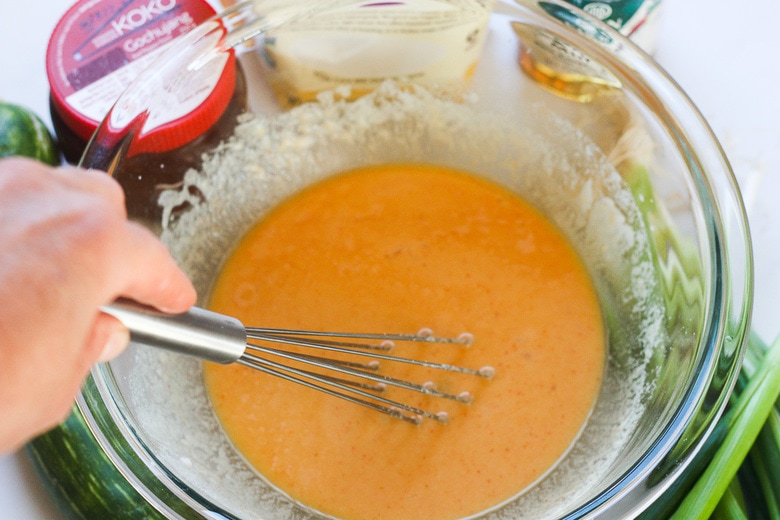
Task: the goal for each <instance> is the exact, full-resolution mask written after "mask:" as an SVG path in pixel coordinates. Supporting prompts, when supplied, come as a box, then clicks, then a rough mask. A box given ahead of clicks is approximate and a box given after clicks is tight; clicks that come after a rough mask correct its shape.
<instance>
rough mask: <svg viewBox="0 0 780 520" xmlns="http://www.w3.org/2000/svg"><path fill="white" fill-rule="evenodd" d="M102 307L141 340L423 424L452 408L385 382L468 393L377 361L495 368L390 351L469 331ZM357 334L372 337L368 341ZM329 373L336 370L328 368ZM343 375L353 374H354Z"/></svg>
mask: <svg viewBox="0 0 780 520" xmlns="http://www.w3.org/2000/svg"><path fill="white" fill-rule="evenodd" d="M101 310H102V311H103V312H105V313H107V314H110V315H112V316H114V317H115V318H117V319H118V320H119V321H121V322H122V323H123V324H124V325H125V326H126V327H127V328H128V329H129V330H130V336H131V339H132V341H133V342H135V343H137V344H141V345H146V346H151V347H157V348H163V349H166V350H171V351H174V352H179V353H183V354H189V355H192V356H196V357H198V358H201V359H205V360H207V361H214V362H217V363H222V364H230V363H239V364H241V365H245V366H247V367H250V368H253V369H255V370H258V371H260V372H264V373H266V374H270V375H273V376H277V377H281V378H283V379H285V380H287V381H291V382H294V383H298V384H301V385H304V386H307V387H309V388H313V389H315V390H318V391H321V392H325V393H327V394H329V395H332V396H334V397H339V398H341V399H346V400H347V401H350V402H352V403H356V404H360V405H363V406H367V407H369V408H372V409H374V410H376V411H379V412H382V413H384V414H387V415H390V416H392V417H396V418H398V419H402V420H405V421H408V422H412V423H415V424H419V423H420V422H421V421H422V420H423V418H429V419H433V420H436V421H440V422H446V421H447V414H446V413H443V412H438V413H434V412H430V411H427V410H422V409H420V408H417V407H414V406H410V405H408V404H405V403H402V402H399V401H395V400H391V399H387V398H385V397H383V396H382V395H381V393H382V391H383V390H384V389H385V388H386V387H387V386H396V387H400V388H404V389H407V390H412V391H415V392H419V393H422V394H427V395H431V396H435V397H441V398H444V399H450V400H454V401H459V402H462V403H468V402H470V401H471V395H470V394H469V393H468V392H462V393H459V394H452V393H447V392H442V391H440V390H438V389H436V387H435V386H434V385H432V384H430V383H423V384H418V383H413V382H409V381H404V380H400V379H396V378H393V377H389V376H386V375H382V374H380V373H378V368H379V364H380V362H382V361H387V362H397V363H409V364H413V365H419V366H423V367H427V368H433V369H438V370H445V371H449V372H458V373H462V374H468V375H474V376H480V377H492V376H493V369H492V368H491V367H482V368H480V369H471V368H464V367H459V366H455V365H449V364H444V363H433V362H429V361H422V360H416V359H409V358H403V357H397V356H392V355H389V354H387V353H386V352H387V351H388V350H390V349H391V348H392V347H393V344H394V342H397V341H414V342H427V343H451V344H460V345H468V344H469V343H471V339H472V338H471V336H470V335H469V334H463V335H461V336H459V337H457V338H440V337H435V336H432V335H428V334H422V333H418V334H370V333H368V334H364V333H336V332H320V331H303V330H289V329H268V328H257V327H245V326H244V324H243V323H241V322H240V321H239V320H237V319H236V318H233V317H230V316H225V315H223V314H218V313H215V312H212V311H208V310H206V309H202V308H199V307H193V308H192V309H190V310H189V311H188V312H186V313H183V314H175V315H171V314H164V313H161V312H159V311H156V310H154V309H152V308H149V307H146V306H143V305H140V304H138V303H136V302H132V301H128V300H119V301H116V302H114V303H113V304H110V305H106V306H104V307H102V308H101ZM357 340H369V341H370V343H364V342H359V341H357ZM261 342H263V343H274V344H280V345H296V346H300V347H307V348H310V349H313V351H320V352H328V353H332V354H350V355H354V356H359V357H362V358H366V359H367V360H366V361H365V362H363V361H350V360H343V359H335V358H330V357H324V356H319V355H314V354H302V353H297V352H291V351H287V350H282V349H279V348H274V347H269V346H265V345H264V344H263V343H261ZM274 359H277V361H275V360H274ZM278 360H282V361H281V362H280V361H278ZM285 362H293V363H297V364H303V365H306V366H309V367H312V368H313V367H317V368H319V369H325V370H327V371H330V372H328V373H320V372H315V371H312V370H307V369H304V368H296V367H294V366H291V365H290V364H289V363H288V364H285ZM331 373H332V374H335V375H330V374H331ZM339 376H351V377H352V379H347V378H344V377H339Z"/></svg>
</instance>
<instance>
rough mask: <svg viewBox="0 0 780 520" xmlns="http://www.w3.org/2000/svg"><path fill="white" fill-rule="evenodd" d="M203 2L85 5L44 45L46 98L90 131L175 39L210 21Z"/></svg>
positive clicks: (133, 0)
mask: <svg viewBox="0 0 780 520" xmlns="http://www.w3.org/2000/svg"><path fill="white" fill-rule="evenodd" d="M214 14H215V11H214V9H213V8H212V7H211V6H210V5H209V4H208V3H207V2H205V1H204V0H85V1H81V2H78V3H76V4H75V5H74V6H73V7H72V8H71V9H70V10H69V11H68V12H67V13H66V14H65V15H64V16H63V17H62V19H61V20H60V22H59V23H58V24H57V27H56V28H55V29H54V32H53V34H52V37H51V40H50V42H49V51H48V54H47V72H48V74H49V82H50V83H51V88H52V93H53V95H54V96H55V98H56V99H57V101H58V102H59V103H60V105H63V106H64V108H65V109H66V110H68V111H70V112H72V114H70V115H71V116H73V117H77V118H81V119H83V118H87V119H88V120H91V121H92V122H93V123H94V125H95V126H96V125H97V123H98V122H99V121H100V120H102V119H103V117H104V116H105V115H106V113H108V111H109V109H110V108H111V106H112V105H113V103H114V102H115V100H116V99H117V97H118V96H119V94H121V93H122V91H124V89H125V88H126V87H127V86H128V85H129V83H130V82H131V81H132V80H133V79H134V78H135V77H136V76H138V74H139V73H140V72H141V71H142V70H143V69H145V68H146V67H148V66H149V65H150V64H151V63H152V61H154V59H155V58H156V57H157V56H158V55H159V54H160V53H161V52H162V51H163V50H164V49H165V47H166V46H167V45H168V44H169V43H170V42H172V41H173V40H174V39H176V38H177V37H179V36H181V35H183V34H185V33H187V32H189V31H190V30H192V29H193V28H194V27H196V26H197V25H198V24H200V23H201V22H203V21H205V20H206V19H208V18H210V17H212V16H213V15H214Z"/></svg>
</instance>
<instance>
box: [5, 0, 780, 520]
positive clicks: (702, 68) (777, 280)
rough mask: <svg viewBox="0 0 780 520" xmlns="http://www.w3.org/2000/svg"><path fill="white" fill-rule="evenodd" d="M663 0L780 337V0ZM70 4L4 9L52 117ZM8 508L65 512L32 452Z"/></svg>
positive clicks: (10, 83)
mask: <svg viewBox="0 0 780 520" xmlns="http://www.w3.org/2000/svg"><path fill="white" fill-rule="evenodd" d="M663 1H664V3H663V4H662V6H661V9H662V11H661V20H660V28H659V41H658V47H657V51H656V53H655V57H656V59H657V61H658V62H659V63H660V64H661V65H662V66H663V67H664V68H665V69H666V70H667V71H668V72H669V73H670V74H671V76H672V77H673V78H675V79H676V80H677V82H678V83H679V84H680V85H681V86H682V88H683V89H684V90H685V91H686V92H687V93H688V94H689V96H690V97H691V98H692V99H693V101H694V102H695V103H696V104H697V106H698V107H699V109H700V110H701V112H702V113H703V115H704V117H705V118H706V119H707V120H708V121H709V122H710V125H711V126H712V127H713V130H714V131H715V134H716V135H717V136H718V138H719V139H720V141H721V144H722V145H723V148H724V149H725V151H726V154H727V155H728V157H729V159H730V161H731V164H732V167H733V169H734V172H735V174H736V177H737V179H738V181H739V184H740V186H741V188H742V193H743V198H744V200H745V205H746V207H747V211H748V217H749V221H750V225H751V231H752V235H753V242H754V255H755V279H756V289H755V301H754V313H753V327H754V329H755V330H756V331H757V332H758V333H759V334H760V335H761V336H762V337H763V338H764V340H765V341H771V340H773V339H774V338H775V337H776V336H777V335H778V334H780V305H778V302H780V269H778V267H780V225H779V224H780V95H778V94H777V89H778V85H780V67H778V66H777V50H778V49H780V30H778V28H777V20H780V2H777V1H776V0H754V1H753V2H750V3H742V4H740V3H733V2H726V1H725V0H663ZM70 4H71V0H42V1H39V2H4V5H3V13H2V15H0V98H2V99H4V100H6V101H9V102H13V103H17V104H21V105H25V106H27V107H29V108H31V109H33V110H35V111H36V112H37V113H38V114H39V115H41V117H42V118H43V119H44V120H45V121H47V122H48V121H49V119H48V117H49V116H48V102H47V99H48V84H47V81H46V75H45V64H44V58H45V53H46V45H47V42H48V37H49V34H50V33H51V31H52V29H53V28H54V24H55V23H56V20H57V19H58V18H59V17H60V16H61V15H62V14H63V13H64V12H65V10H66V9H67V8H68V6H69V5H70ZM0 420H2V418H0ZM0 518H9V519H31V520H33V519H58V518H62V514H61V513H59V512H58V511H57V510H56V508H55V507H54V506H53V504H52V502H51V501H50V500H49V498H48V497H47V496H46V494H45V492H44V490H43V488H42V486H41V484H40V483H39V482H38V480H37V477H36V476H35V473H34V471H33V469H32V466H31V465H30V463H29V462H28V461H27V459H26V457H25V456H24V454H22V453H16V454H11V455H6V456H3V457H0Z"/></svg>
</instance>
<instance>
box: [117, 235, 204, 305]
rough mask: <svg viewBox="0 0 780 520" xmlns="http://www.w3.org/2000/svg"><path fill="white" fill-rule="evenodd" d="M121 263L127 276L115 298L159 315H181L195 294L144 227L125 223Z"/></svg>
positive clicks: (166, 252)
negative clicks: (141, 305)
mask: <svg viewBox="0 0 780 520" xmlns="http://www.w3.org/2000/svg"><path fill="white" fill-rule="evenodd" d="M125 228H126V244H125V247H126V255H125V256H124V259H125V264H126V265H127V269H129V271H127V272H128V274H129V277H128V278H127V279H126V280H125V285H124V286H123V287H121V288H120V289H119V294H118V295H117V297H120V296H121V297H124V298H129V299H131V300H135V301H137V302H139V303H143V304H146V305H150V306H152V307H156V308H157V309H159V310H161V311H163V312H170V313H178V312H184V311H186V310H187V309H189V308H190V307H191V306H192V305H194V304H195V300H196V299H197V293H196V291H195V288H194V287H193V285H192V283H191V282H190V280H189V278H187V275H186V274H184V272H183V271H182V270H181V269H180V268H179V267H178V266H177V265H176V263H175V262H174V260H173V259H172V258H171V256H170V253H169V252H168V250H167V249H166V247H165V246H164V245H163V244H162V242H160V241H159V240H158V239H157V237H155V236H154V235H153V234H152V233H151V232H150V231H148V230H147V229H146V228H143V227H141V226H140V225H138V224H135V223H133V222H127V223H126V226H125Z"/></svg>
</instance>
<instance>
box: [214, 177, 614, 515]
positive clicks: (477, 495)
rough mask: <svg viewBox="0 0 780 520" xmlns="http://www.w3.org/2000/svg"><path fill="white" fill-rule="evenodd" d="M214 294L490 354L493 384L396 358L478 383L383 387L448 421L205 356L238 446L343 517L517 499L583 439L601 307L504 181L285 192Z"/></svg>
mask: <svg viewBox="0 0 780 520" xmlns="http://www.w3.org/2000/svg"><path fill="white" fill-rule="evenodd" d="M211 308H212V309H214V310H217V311H219V312H223V313H226V314H230V315H233V316H236V317H238V318H239V319H241V320H242V321H243V322H244V323H246V324H251V325H257V326H271V327H277V328H308V329H323V330H343V331H373V332H416V331H418V330H419V329H421V328H423V327H427V328H430V329H432V330H433V331H434V333H435V334H436V335H440V336H457V335H458V334H460V333H462V332H469V333H471V334H473V336H474V338H475V340H474V343H473V344H472V345H471V347H462V346H452V345H448V346H435V347H432V346H430V345H424V346H414V347H409V348H407V347H404V348H407V349H406V350H404V348H402V347H401V346H400V345H399V346H398V347H396V349H395V352H394V353H395V354H397V355H402V356H407V357H420V358H426V359H431V360H436V361H442V362H448V363H454V364H459V365H463V366H469V367H473V368H480V367H483V366H486V365H489V366H492V367H494V368H495V372H496V375H495V377H493V378H492V379H489V380H486V379H483V378H479V377H474V376H465V375H457V374H455V375H452V374H448V375H440V374H439V375H431V374H429V373H422V374H421V373H420V372H419V371H420V369H415V370H411V369H406V368H405V369H402V370H399V371H397V372H394V374H395V375H397V376H399V377H403V378H411V379H415V380H417V381H419V382H424V381H427V380H435V381H437V384H438V386H439V387H440V388H442V389H444V390H451V391H455V392H459V391H461V390H467V391H470V392H471V393H472V394H473V396H474V401H473V402H472V403H471V404H461V403H454V402H449V401H447V402H442V401H440V400H437V399H435V398H431V397H417V396H413V395H408V394H405V393H403V391H393V390H389V391H388V392H387V395H388V397H393V398H397V399H400V400H404V401H408V402H411V403H414V404H419V405H423V406H424V407H427V408H429V409H433V410H434V411H438V410H446V411H447V412H448V413H449V416H450V421H449V422H448V423H446V424H441V423H437V422H435V421H426V422H424V423H423V424H422V425H421V426H414V425H411V424H408V423H405V422H402V421H399V420H397V419H393V418H391V417H387V416H384V415H381V414H379V413H377V412H375V411H372V410H369V409H367V408H364V407H361V406H358V405H355V404H351V403H347V402H344V401H342V400H340V399H336V398H334V397H329V396H326V395H324V394H321V393H319V392H316V391H314V390H311V389H308V388H304V387H300V386H299V385H295V384H293V383H290V382H287V381H283V380H281V379H278V378H274V377H272V376H267V375H264V374H260V373H258V372H255V371H252V370H250V369H247V368H243V367H237V366H223V365H207V366H206V368H205V377H206V383H207V387H208V389H209V393H210V395H211V398H212V401H213V405H214V408H215V410H216V413H217V415H218V416H219V419H220V421H221V422H222V424H223V426H224V428H225V430H226V432H227V434H228V436H229V437H230V438H231V440H232V441H233V443H234V444H235V446H236V447H237V448H238V449H239V450H240V451H241V452H242V453H243V454H244V456H245V457H246V458H247V460H248V461H250V462H251V463H252V464H253V465H254V466H255V467H256V468H257V470H258V471H259V472H260V473H261V474H262V475H264V476H265V477H266V478H267V479H268V480H269V481H270V482H271V483H273V484H274V485H275V486H276V487H278V488H279V489H281V490H282V491H284V492H285V493H287V494H288V495H290V496H291V497H293V498H294V499H296V500H298V501H300V502H301V503H303V504H305V505H307V506H309V507H312V508H314V509H316V510H319V511H321V512H324V513H326V514H329V515H333V516H335V517H338V518H344V519H350V520H367V519H386V520H389V519H399V520H409V519H411V518H424V519H426V520H438V519H441V520H445V519H454V518H461V517H464V516H468V515H471V514H474V513H477V512H480V511H483V510H485V509H488V508H490V507H492V506H495V505H497V504H499V503H501V502H503V501H505V500H507V499H509V498H511V497H513V496H515V495H517V494H518V493H519V492H521V491H522V490H523V489H524V488H526V487H528V486H529V485H531V484H532V483H533V482H534V481H535V480H537V479H538V478H539V477H540V476H542V475H543V474H544V473H545V472H546V471H548V470H549V469H550V468H551V467H552V466H554V465H555V463H556V461H558V460H559V459H560V457H561V456H562V455H563V454H564V453H565V452H566V450H567V449H568V448H569V446H570V445H571V443H572V441H573V440H574V439H575V438H576V437H577V435H578V433H579V432H580V430H581V429H582V427H583V424H584V422H585V421H586V419H587V417H588V414H589V412H590V410H591V408H592V405H593V402H594V400H595V397H596V395H597V393H598V390H599V386H600V382H601V377H602V372H603V367H604V359H605V337H604V331H603V323H602V316H601V314H600V308H599V303H598V301H597V297H596V295H595V292H594V289H593V287H592V285H591V281H590V278H589V276H588V274H587V272H586V270H585V268H584V267H583V265H582V263H581V261H580V259H579V258H578V256H577V255H576V253H575V252H574V250H573V249H572V247H571V246H570V244H569V243H568V242H567V241H566V240H565V238H564V237H563V236H562V235H561V234H560V233H559V231H558V230H557V229H556V228H555V227H554V226H553V225H552V224H551V223H550V222H549V221H548V220H547V219H546V218H545V217H544V216H542V215H541V214H540V213H539V212H538V211H536V210H535V209H533V208H532V207H531V206H530V205H529V204H527V203H526V202H524V201H523V200H522V199H520V198H518V197H517V196H516V195H514V194H512V193H510V192H508V191H507V190H505V189H504V188H502V187H499V186H497V185H494V184H492V183H490V182H488V181H486V180H483V179H481V178H478V177H475V176H472V175H470V174H466V173H462V172H457V171H453V170H450V169H446V168H440V167H435V166H423V165H408V164H401V165H386V166H381V167H373V168H367V169H362V170H357V171H353V172H347V173H345V174H343V175H339V176H336V177H333V178H330V179H328V180H326V181H324V182H322V183H320V184H317V185H315V186H313V187H311V188H309V189H307V190H305V191H303V192H302V193H300V194H298V195H296V196H295V197H293V198H291V199H290V200H288V201H286V202H285V203H283V204H281V205H280V206H279V207H278V208H276V209H275V210H274V211H273V212H272V213H271V214H270V215H268V217H267V218H265V219H263V220H262V221H261V222H259V223H258V224H257V226H256V227H255V228H254V229H252V230H251V231H250V233H249V234H248V235H247V236H246V237H245V239H244V240H243V241H242V243H241V244H240V245H239V246H238V248H237V249H236V251H235V252H234V253H233V254H232V256H231V257H230V259H229V260H228V262H227V263H226V265H225V266H224V269H223V270H222V273H221V275H220V277H219V279H218V281H217V283H216V286H215V288H214V291H213V294H212V299H211ZM384 366H386V367H387V368H388V369H390V368H393V369H395V368H396V367H391V366H390V365H389V364H386V363H385V364H384V365H383V367H384ZM407 370H409V371H407Z"/></svg>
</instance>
